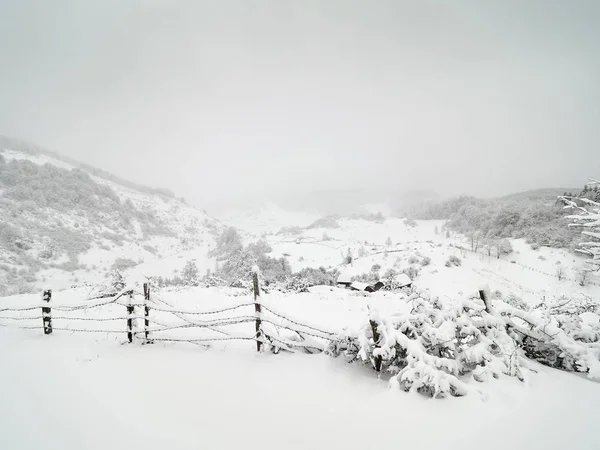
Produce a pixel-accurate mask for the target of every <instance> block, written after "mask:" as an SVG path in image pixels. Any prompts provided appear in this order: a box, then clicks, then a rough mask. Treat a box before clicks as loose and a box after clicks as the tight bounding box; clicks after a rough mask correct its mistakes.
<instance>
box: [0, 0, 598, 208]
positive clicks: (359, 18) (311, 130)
mask: <svg viewBox="0 0 600 450" xmlns="http://www.w3.org/2000/svg"><path fill="white" fill-rule="evenodd" d="M599 23H600V1H597V0H591V1H569V2H567V1H562V0H555V1H552V0H544V1H533V0H525V1H506V0H502V1H500V0H498V1H491V0H490V1H478V0H473V1H441V0H440V1H436V2H430V1H421V0H419V1H416V0H414V1H410V2H409V1H373V2H367V1H366V0H365V1H360V2H359V1H346V0H344V1H342V0H339V1H324V0H314V1H291V0H268V1H222V0H221V1H206V2H204V1H199V0H193V1H167V0H162V1H159V0H139V1H127V0H118V1H117V0H115V1H109V0H102V1H98V0H96V1H84V0H74V1H62V0H55V1H46V0H40V1H28V0H18V1H16V0H0V134H4V135H8V136H13V137H17V138H21V139H24V140H29V141H32V142H35V143H37V144H40V145H42V146H44V147H47V148H50V149H52V150H56V151H58V152H60V153H63V154H65V155H68V156H71V157H74V158H77V159H80V160H82V161H84V162H87V163H90V164H92V165H95V166H98V167H100V168H103V169H106V170H109V171H112V172H114V173H116V174H117V175H120V176H125V177H128V178H131V179H132V180H134V181H136V182H142V183H145V184H149V185H158V186H165V187H169V188H171V189H173V190H174V191H175V192H176V193H177V194H178V195H183V196H185V197H186V198H187V199H188V200H190V201H192V202H194V203H195V204H197V205H199V206H203V205H205V206H207V207H209V208H210V207H214V206H215V205H217V204H227V203H230V202H232V201H234V200H238V199H242V198H245V197H246V196H256V197H265V196H266V194H268V193H281V192H284V193H288V192H289V193H297V192H313V191H318V190H322V189H330V190H338V189H364V188H375V189H384V190H386V189H387V190H404V189H413V188H430V189H433V190H436V191H439V192H441V193H442V194H445V195H448V194H459V193H472V194H478V195H499V194H504V193H511V192H515V191H519V190H524V189H531V188H536V187H558V186H561V187H562V186H580V185H582V183H583V182H584V181H585V180H586V179H587V178H588V177H590V176H595V177H599V176H600V158H599V155H600V25H599Z"/></svg>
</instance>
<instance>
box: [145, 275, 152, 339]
mask: <svg viewBox="0 0 600 450" xmlns="http://www.w3.org/2000/svg"><path fill="white" fill-rule="evenodd" d="M149 301H150V286H149V285H148V283H144V337H145V338H146V344H151V343H152V341H151V340H150V331H148V329H149V328H150V306H148V302H149Z"/></svg>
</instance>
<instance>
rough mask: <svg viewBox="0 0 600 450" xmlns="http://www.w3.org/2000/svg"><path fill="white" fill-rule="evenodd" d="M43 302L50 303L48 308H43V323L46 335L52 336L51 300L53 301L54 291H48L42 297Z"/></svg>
mask: <svg viewBox="0 0 600 450" xmlns="http://www.w3.org/2000/svg"><path fill="white" fill-rule="evenodd" d="M42 300H43V301H45V302H47V303H48V306H42V322H43V324H44V334H52V309H51V308H50V300H52V289H46V290H45V291H44V293H43V295H42Z"/></svg>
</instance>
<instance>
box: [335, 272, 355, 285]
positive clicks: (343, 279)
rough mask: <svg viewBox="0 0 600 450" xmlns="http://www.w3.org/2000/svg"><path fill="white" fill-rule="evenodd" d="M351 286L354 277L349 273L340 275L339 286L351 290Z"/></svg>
mask: <svg viewBox="0 0 600 450" xmlns="http://www.w3.org/2000/svg"><path fill="white" fill-rule="evenodd" d="M351 284H352V275H350V274H349V273H348V272H346V273H340V275H339V276H338V279H337V285H338V286H340V287H345V288H349V287H350V285H351Z"/></svg>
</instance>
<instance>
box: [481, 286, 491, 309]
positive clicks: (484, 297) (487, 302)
mask: <svg viewBox="0 0 600 450" xmlns="http://www.w3.org/2000/svg"><path fill="white" fill-rule="evenodd" d="M479 298H480V299H481V300H482V301H483V304H484V305H485V311H486V312H488V313H489V312H491V311H492V301H491V300H490V299H489V298H488V295H487V292H486V291H485V289H480V290H479Z"/></svg>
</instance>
